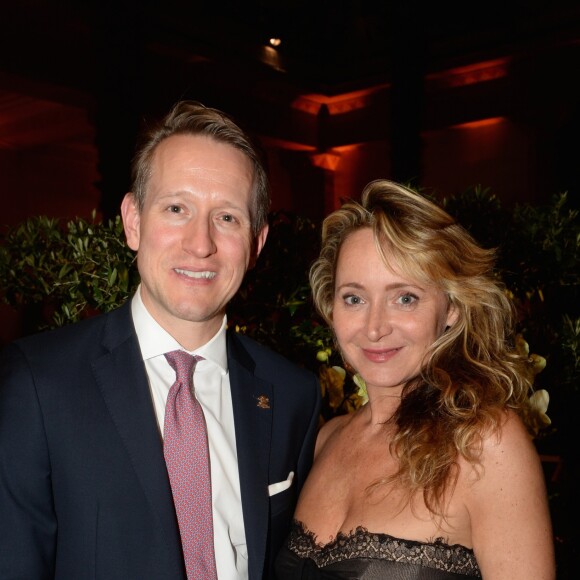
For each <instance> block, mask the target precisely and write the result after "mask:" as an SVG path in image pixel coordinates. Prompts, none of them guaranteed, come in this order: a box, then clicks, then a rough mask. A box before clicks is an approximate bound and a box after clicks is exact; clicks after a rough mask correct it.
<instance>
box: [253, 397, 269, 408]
mask: <svg viewBox="0 0 580 580" xmlns="http://www.w3.org/2000/svg"><path fill="white" fill-rule="evenodd" d="M257 399H258V402H257V403H256V405H257V406H258V407H260V409H269V408H270V399H268V397H266V395H260V396H259V397H257Z"/></svg>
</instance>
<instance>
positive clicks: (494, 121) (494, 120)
mask: <svg viewBox="0 0 580 580" xmlns="http://www.w3.org/2000/svg"><path fill="white" fill-rule="evenodd" d="M506 120H507V119H506V118H505V117H490V118H489V119H480V120H478V121H469V123H459V125H453V126H452V127H450V128H451V129H482V128H483V127H491V126H493V125H499V124H500V123H503V122H505V121H506Z"/></svg>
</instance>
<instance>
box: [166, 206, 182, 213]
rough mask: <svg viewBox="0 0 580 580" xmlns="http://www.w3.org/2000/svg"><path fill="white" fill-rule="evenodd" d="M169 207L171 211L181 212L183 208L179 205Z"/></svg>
mask: <svg viewBox="0 0 580 580" xmlns="http://www.w3.org/2000/svg"><path fill="white" fill-rule="evenodd" d="M168 209H169V211H170V212H171V213H179V212H181V208H180V207H179V206H178V205H170V206H169V208H168Z"/></svg>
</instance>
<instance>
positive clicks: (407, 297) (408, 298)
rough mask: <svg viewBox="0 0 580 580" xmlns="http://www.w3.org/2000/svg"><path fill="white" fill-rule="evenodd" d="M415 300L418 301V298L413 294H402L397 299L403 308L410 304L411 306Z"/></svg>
mask: <svg viewBox="0 0 580 580" xmlns="http://www.w3.org/2000/svg"><path fill="white" fill-rule="evenodd" d="M417 300H419V298H418V297H417V296H415V295H414V294H403V295H402V296H399V298H398V302H399V304H402V305H403V306H408V305H410V304H413V303H414V302H416V301H417Z"/></svg>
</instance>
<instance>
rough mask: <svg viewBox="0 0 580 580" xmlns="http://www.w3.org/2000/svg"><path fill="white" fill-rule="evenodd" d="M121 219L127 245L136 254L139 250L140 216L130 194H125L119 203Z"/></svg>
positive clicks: (133, 198) (133, 197)
mask: <svg viewBox="0 0 580 580" xmlns="http://www.w3.org/2000/svg"><path fill="white" fill-rule="evenodd" d="M121 217H122V218H123V228H124V229H125V237H126V238H127V245H128V246H129V247H130V248H131V249H132V250H133V251H135V252H136V251H137V250H138V249H139V240H140V239H141V235H140V224H141V214H140V212H139V208H138V207H137V200H136V199H135V196H134V195H133V193H132V192H129V193H127V194H126V195H125V197H124V198H123V201H122V202H121Z"/></svg>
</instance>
